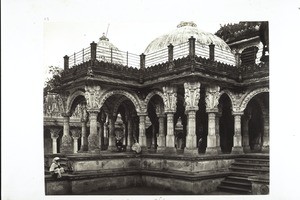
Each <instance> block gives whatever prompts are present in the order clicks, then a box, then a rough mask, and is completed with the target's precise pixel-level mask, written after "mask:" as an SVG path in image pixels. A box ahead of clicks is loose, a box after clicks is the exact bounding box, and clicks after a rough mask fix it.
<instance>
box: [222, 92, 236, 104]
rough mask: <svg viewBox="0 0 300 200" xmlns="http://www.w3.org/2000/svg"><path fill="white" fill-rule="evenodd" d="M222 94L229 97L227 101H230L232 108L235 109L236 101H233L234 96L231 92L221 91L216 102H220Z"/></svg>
mask: <svg viewBox="0 0 300 200" xmlns="http://www.w3.org/2000/svg"><path fill="white" fill-rule="evenodd" d="M223 94H227V96H228V97H229V99H230V101H231V105H232V107H235V105H236V104H237V102H236V100H235V96H234V94H233V93H232V92H231V91H229V90H222V91H221V92H220V95H219V99H218V101H220V98H221V96H222V95H223Z"/></svg>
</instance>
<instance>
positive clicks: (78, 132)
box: [70, 128, 81, 137]
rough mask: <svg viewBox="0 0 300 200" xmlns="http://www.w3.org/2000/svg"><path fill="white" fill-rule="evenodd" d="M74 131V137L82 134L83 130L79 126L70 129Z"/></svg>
mask: <svg viewBox="0 0 300 200" xmlns="http://www.w3.org/2000/svg"><path fill="white" fill-rule="evenodd" d="M70 131H71V133H72V137H80V135H81V130H80V129H78V128H74V129H71V130H70Z"/></svg>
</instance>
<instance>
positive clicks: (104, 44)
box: [97, 33, 124, 64]
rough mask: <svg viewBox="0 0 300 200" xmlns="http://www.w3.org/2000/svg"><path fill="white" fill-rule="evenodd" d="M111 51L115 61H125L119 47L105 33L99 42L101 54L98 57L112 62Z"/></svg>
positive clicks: (98, 47) (98, 49) (119, 62)
mask: <svg viewBox="0 0 300 200" xmlns="http://www.w3.org/2000/svg"><path fill="white" fill-rule="evenodd" d="M111 52H112V55H113V59H112V60H113V63H116V64H122V63H123V62H124V58H123V56H122V54H121V52H120V51H119V49H118V48H117V47H116V46H115V45H113V44H112V43H111V42H110V41H109V39H108V38H107V37H106V36H105V34H104V33H103V35H102V36H101V37H100V38H99V41H98V43H97V55H99V56H98V57H97V59H98V60H100V61H104V62H110V61H111Z"/></svg>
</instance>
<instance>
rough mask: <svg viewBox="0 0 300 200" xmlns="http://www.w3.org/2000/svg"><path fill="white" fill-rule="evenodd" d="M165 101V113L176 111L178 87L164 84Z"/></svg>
mask: <svg viewBox="0 0 300 200" xmlns="http://www.w3.org/2000/svg"><path fill="white" fill-rule="evenodd" d="M163 101H164V106H165V113H167V112H176V106H177V105H176V103H177V88H176V87H174V86H164V87H163Z"/></svg>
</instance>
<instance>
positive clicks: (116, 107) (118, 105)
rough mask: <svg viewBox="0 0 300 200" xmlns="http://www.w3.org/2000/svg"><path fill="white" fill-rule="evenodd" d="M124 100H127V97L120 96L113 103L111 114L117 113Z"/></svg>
mask: <svg viewBox="0 0 300 200" xmlns="http://www.w3.org/2000/svg"><path fill="white" fill-rule="evenodd" d="M126 100H127V97H125V96H122V97H121V98H120V99H119V100H118V101H117V102H116V103H115V105H114V109H113V112H112V114H117V112H118V109H119V107H120V105H121V104H122V103H123V102H124V101H126Z"/></svg>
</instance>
